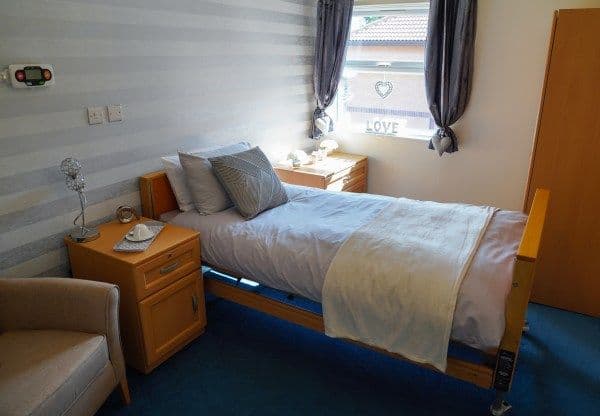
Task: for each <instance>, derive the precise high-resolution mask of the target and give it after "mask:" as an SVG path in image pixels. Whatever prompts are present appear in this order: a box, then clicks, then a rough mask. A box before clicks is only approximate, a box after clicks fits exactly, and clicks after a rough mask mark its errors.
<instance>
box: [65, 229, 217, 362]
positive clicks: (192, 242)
mask: <svg viewBox="0 0 600 416" xmlns="http://www.w3.org/2000/svg"><path fill="white" fill-rule="evenodd" d="M144 221H149V219H147V218H142V219H141V220H140V221H136V222H131V223H129V224H121V223H119V222H118V221H113V222H109V223H107V224H104V225H101V226H100V227H98V229H99V230H100V238H99V239H97V240H95V241H90V242H88V243H83V244H78V243H74V242H72V241H71V240H70V239H68V238H65V242H66V244H67V247H68V249H69V258H70V261H71V269H72V271H73V277H75V278H79V279H88V280H98V281H102V282H109V283H114V284H117V285H118V286H119V290H120V294H121V305H120V323H121V338H122V341H123V350H124V353H125V360H126V361H127V363H128V364H129V365H131V366H132V367H134V368H136V369H138V370H140V371H142V372H144V373H149V372H150V371H152V370H153V369H154V368H155V367H156V366H158V365H159V364H160V363H162V362H163V361H165V360H166V359H167V358H169V357H170V356H171V355H173V354H174V353H175V352H177V351H178V350H179V349H181V348H182V347H183V346H184V345H186V344H187V343H189V342H190V341H191V340H193V339H194V338H196V337H197V336H198V335H200V334H201V333H202V332H204V328H205V327H206V311H205V309H204V287H203V281H202V273H201V272H200V267H201V266H200V240H199V233H197V232H196V231H193V230H189V229H186V228H181V227H176V226H174V225H170V224H167V225H166V226H165V228H163V230H162V231H161V233H160V234H159V235H158V237H156V239H155V240H154V242H153V243H152V245H151V246H150V247H149V248H148V250H146V251H145V252H143V253H120V252H116V251H114V250H113V246H114V245H115V243H117V242H118V241H120V240H121V239H122V238H123V236H124V235H125V233H126V232H127V231H128V230H129V229H130V228H131V227H133V226H134V225H135V224H137V223H138V222H144Z"/></svg>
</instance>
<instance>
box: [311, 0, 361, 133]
mask: <svg viewBox="0 0 600 416" xmlns="http://www.w3.org/2000/svg"><path fill="white" fill-rule="evenodd" d="M353 7H354V0H319V3H318V6H317V39H316V42H315V62H314V74H313V78H314V88H315V98H316V101H317V108H316V109H315V111H314V113H313V119H312V128H311V137H312V138H313V139H318V138H319V136H321V134H322V133H327V132H321V131H320V130H319V129H318V128H317V127H316V126H315V121H316V120H317V119H319V118H328V117H329V116H328V115H327V113H326V112H325V109H326V108H327V107H329V105H331V103H332V101H333V99H334V98H335V94H336V92H337V88H338V84H339V82H340V77H341V76H342V70H343V69H344V59H345V57H346V41H347V40H348V36H349V34H350V23H351V22H352V8H353ZM329 120H330V121H331V119H329ZM331 130H333V122H331V123H330V126H329V131H331Z"/></svg>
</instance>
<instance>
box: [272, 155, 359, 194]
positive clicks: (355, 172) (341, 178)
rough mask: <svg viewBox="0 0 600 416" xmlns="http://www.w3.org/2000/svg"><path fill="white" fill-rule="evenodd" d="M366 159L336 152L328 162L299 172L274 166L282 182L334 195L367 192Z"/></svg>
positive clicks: (309, 166) (312, 165)
mask: <svg viewBox="0 0 600 416" xmlns="http://www.w3.org/2000/svg"><path fill="white" fill-rule="evenodd" d="M367 162H368V161H367V157H366V156H360V155H351V154H349V153H341V152H335V153H332V154H330V155H329V156H328V157H327V158H326V159H324V160H322V161H318V162H316V163H314V164H311V165H302V166H300V167H299V168H297V169H294V168H292V167H287V166H285V167H284V166H275V167H274V169H275V172H277V175H278V176H279V178H280V179H281V180H282V181H283V182H287V183H291V184H294V185H303V186H311V187H313V188H320V189H329V190H331V191H346V192H367V174H368V164H367Z"/></svg>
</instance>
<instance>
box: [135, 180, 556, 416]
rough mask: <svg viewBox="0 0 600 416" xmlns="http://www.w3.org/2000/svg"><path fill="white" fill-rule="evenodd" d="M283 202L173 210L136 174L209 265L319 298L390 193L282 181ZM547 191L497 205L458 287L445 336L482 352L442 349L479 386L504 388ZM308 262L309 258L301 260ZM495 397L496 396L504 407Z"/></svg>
mask: <svg viewBox="0 0 600 416" xmlns="http://www.w3.org/2000/svg"><path fill="white" fill-rule="evenodd" d="M286 191H287V193H288V196H289V199H290V201H289V202H288V203H287V204H284V205H282V206H280V207H277V208H274V209H272V210H269V211H267V212H264V213H262V214H261V215H260V216H258V217H257V218H255V219H253V220H250V221H246V220H244V219H242V218H241V217H240V216H239V214H238V213H237V212H236V211H235V209H234V208H231V209H228V210H225V211H222V212H220V213H217V214H213V215H209V216H202V215H200V214H198V213H197V212H196V211H188V212H184V213H181V212H179V211H178V210H176V208H177V206H176V203H175V201H174V198H173V196H172V192H171V191H170V186H169V183H168V181H167V180H166V177H165V176H164V174H163V173H161V172H157V173H153V174H149V175H146V176H144V177H142V180H141V192H142V204H143V211H144V215H145V216H148V217H152V218H157V219H161V220H163V221H166V222H169V223H172V224H175V225H179V226H184V227H188V228H193V229H195V230H198V231H200V233H201V240H202V241H201V242H202V244H201V246H202V260H203V262H204V263H205V264H208V265H210V266H212V267H214V268H215V269H216V270H220V271H222V272H225V273H227V274H229V275H231V276H234V277H237V278H242V277H244V278H247V279H251V280H253V281H256V282H258V283H260V284H262V285H265V286H267V287H269V288H274V289H277V290H280V291H283V292H285V293H290V294H295V295H300V296H303V297H306V298H308V299H310V300H312V301H315V302H321V300H322V297H321V291H322V288H323V282H324V280H325V275H326V273H327V269H328V267H329V265H330V263H331V261H332V258H333V257H334V255H335V254H336V252H337V250H338V249H339V247H340V246H341V244H342V243H343V242H344V241H345V240H346V239H347V238H348V236H350V235H351V234H352V233H353V232H354V231H355V230H356V229H358V228H359V227H361V226H362V225H364V224H365V223H367V222H368V221H369V220H370V219H371V218H373V217H374V216H375V215H377V213H378V212H380V211H381V210H382V209H384V207H386V206H387V205H388V204H389V203H390V202H391V201H393V200H394V198H391V197H386V196H377V195H368V194H352V193H335V192H330V191H323V190H317V189H313V188H306V187H299V186H293V185H286ZM547 199H548V193H547V192H546V191H540V193H539V195H538V199H537V204H534V207H533V208H534V211H533V212H532V214H531V215H530V217H529V221H528V223H527V225H526V221H527V216H525V215H524V214H522V213H518V212H511V211H497V212H496V213H495V214H494V216H493V217H492V220H491V222H490V223H489V226H488V228H487V229H486V231H485V234H484V236H483V238H482V240H481V244H480V245H479V247H478V249H477V251H476V253H475V255H474V258H473V261H472V263H471V265H470V268H469V269H468V272H467V274H466V276H465V278H464V280H463V282H462V284H461V286H460V291H459V295H458V300H457V304H456V309H455V313H454V319H453V325H452V333H451V338H452V340H453V341H454V342H456V343H460V344H464V345H467V346H469V347H472V348H475V349H477V350H480V351H482V352H484V353H485V354H486V355H487V356H488V357H493V359H492V360H488V362H486V361H485V360H483V361H481V360H478V361H477V362H473V360H471V362H469V361H465V360H464V358H455V357H452V356H451V353H449V358H448V367H447V369H446V373H447V374H449V375H452V376H455V377H458V378H461V379H463V380H467V381H470V382H472V383H474V384H477V385H479V386H482V387H486V388H491V387H493V388H495V389H496V390H497V391H499V392H501V393H502V392H506V391H508V389H509V388H510V383H511V380H512V374H513V371H514V364H515V360H516V356H517V353H518V345H519V341H520V335H521V328H522V326H523V322H524V314H525V309H526V305H527V302H528V299H529V291H530V288H531V282H532V278H533V266H534V265H535V259H536V255H537V248H538V245H539V238H540V235H541V231H542V227H543V221H544V216H545V210H546V205H547ZM306 259H310V261H309V262H307V261H306ZM206 288H207V291H209V292H212V293H214V294H216V295H217V296H221V297H224V298H227V299H229V300H233V301H235V302H238V303H241V304H244V305H246V306H250V307H254V308H256V309H259V310H262V311H264V312H267V313H271V314H273V315H275V316H278V317H280V318H284V319H288V320H291V321H293V322H296V323H300V324H302V325H305V326H308V327H311V328H313V329H316V330H320V331H322V330H323V321H322V317H321V316H319V314H318V313H314V312H310V311H307V310H303V309H301V308H298V307H297V306H294V305H290V304H288V303H286V302H283V301H277V300H274V299H272V298H268V297H265V296H262V295H261V294H260V293H257V292H248V291H245V290H244V289H243V288H242V287H240V286H237V285H231V284H228V283H227V282H223V281H221V280H219V279H216V280H215V279H206ZM502 404H503V403H502V395H499V398H498V400H497V403H495V408H496V411H498V409H501V408H502Z"/></svg>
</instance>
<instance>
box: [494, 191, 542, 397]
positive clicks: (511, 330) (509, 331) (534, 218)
mask: <svg viewBox="0 0 600 416" xmlns="http://www.w3.org/2000/svg"><path fill="white" fill-rule="evenodd" d="M549 200H550V192H549V191H548V190H546V189H538V190H537V191H536V193H535V197H534V200H533V204H532V205H531V211H530V212H529V218H528V219H527V224H526V225H525V231H524V232H523V237H522V238H521V243H520V245H519V250H518V251H517V256H516V258H515V267H514V271H513V281H512V288H511V291H510V293H509V295H508V298H507V300H506V327H505V329H504V336H503V337H502V341H501V343H500V348H499V350H498V355H497V360H496V369H495V371H494V385H493V387H494V388H495V389H496V390H499V391H508V390H510V386H511V384H512V378H513V374H514V371H515V364H516V361H517V356H518V354H519V345H520V343H521V335H522V334H523V326H524V324H525V315H526V313H527V305H528V303H529V297H530V295H531V288H532V286H533V278H534V272H535V264H536V260H537V258H538V253H539V249H540V244H541V241H542V234H543V231H544V223H545V221H546V212H547V210H548V203H549Z"/></svg>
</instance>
